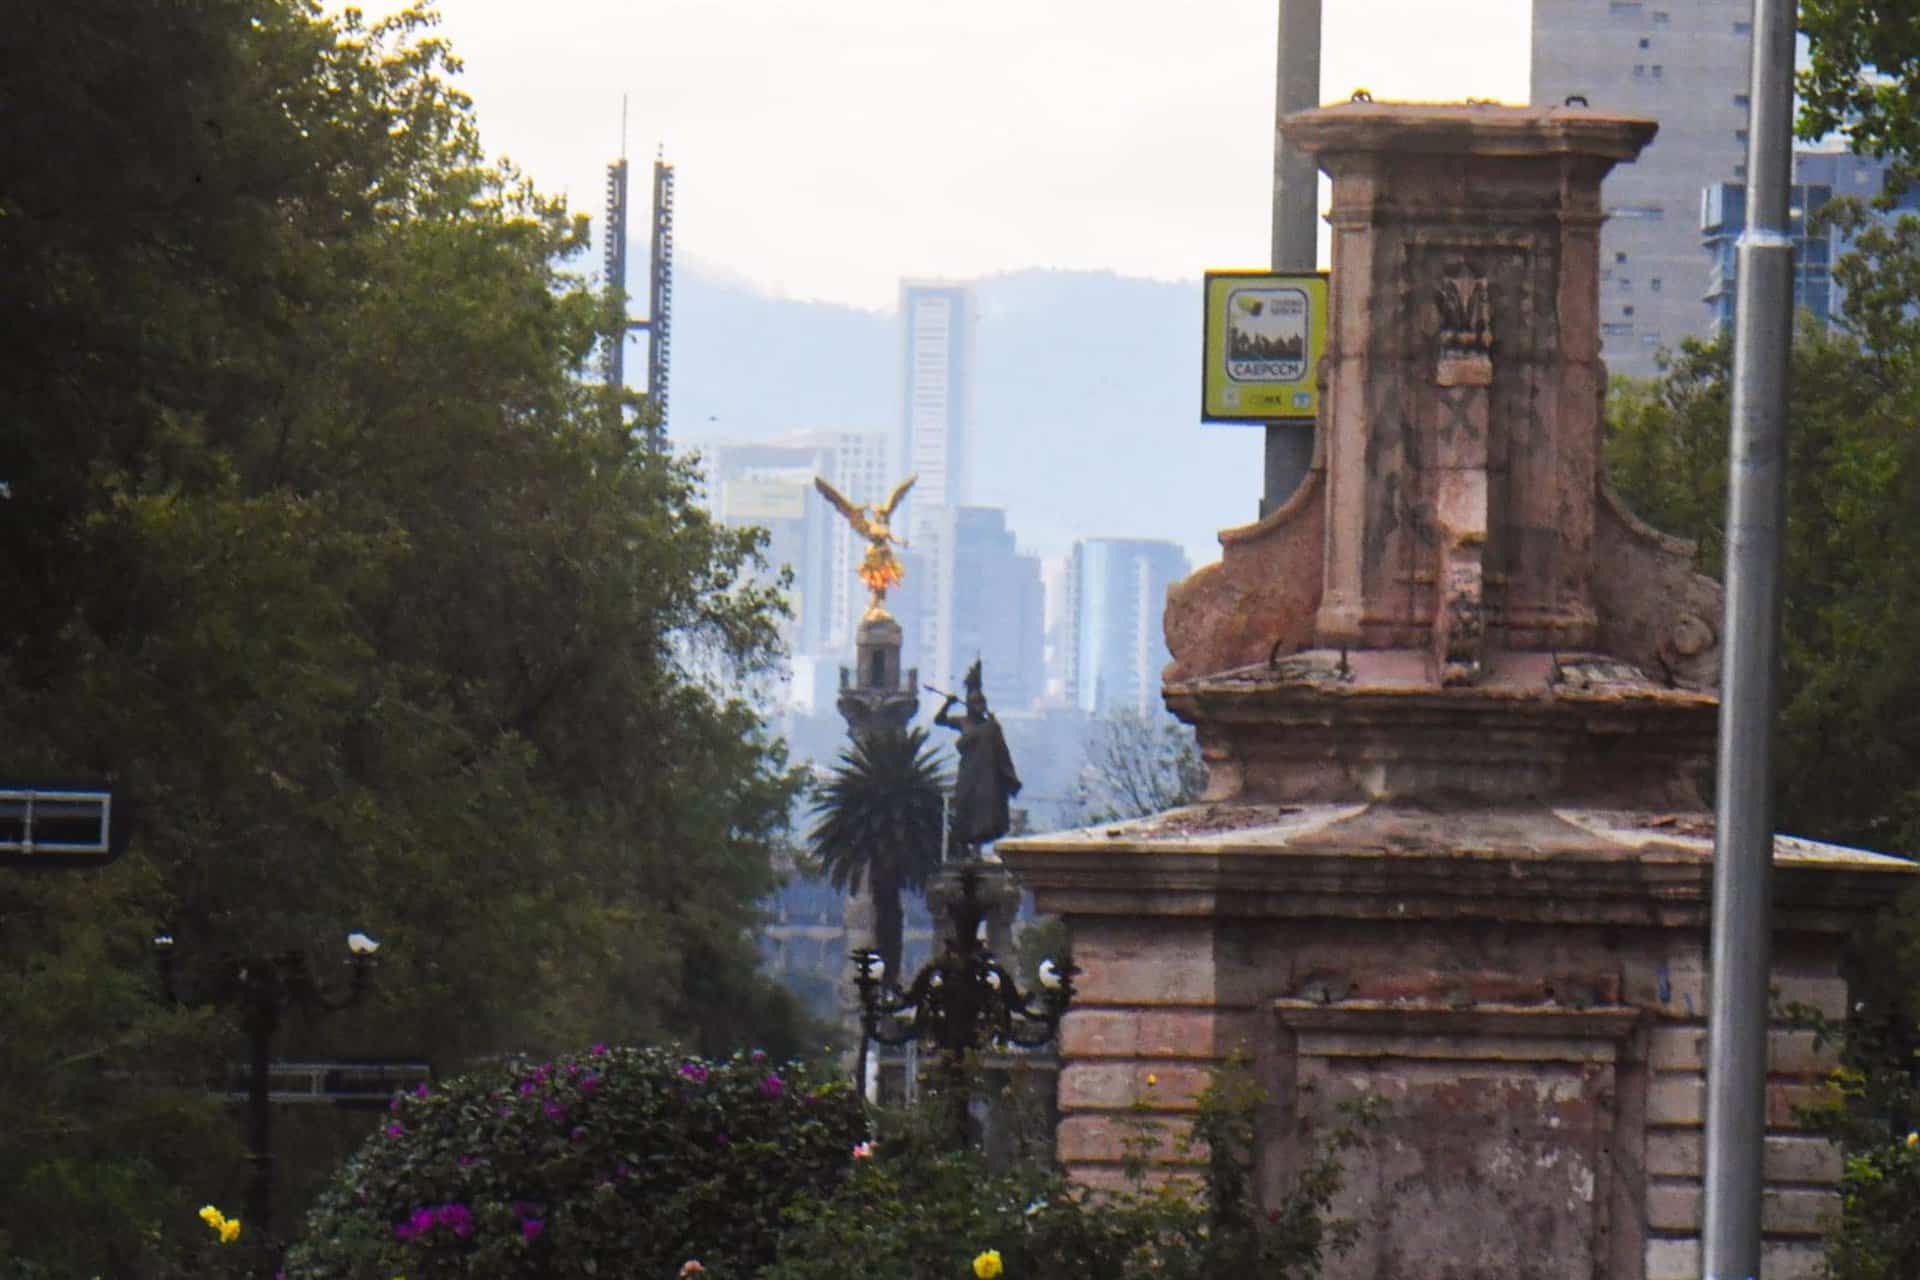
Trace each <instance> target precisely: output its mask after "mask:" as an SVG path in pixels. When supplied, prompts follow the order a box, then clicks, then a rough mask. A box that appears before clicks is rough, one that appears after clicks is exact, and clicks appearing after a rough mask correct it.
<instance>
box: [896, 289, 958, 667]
mask: <svg viewBox="0 0 1920 1280" xmlns="http://www.w3.org/2000/svg"><path fill="white" fill-rule="evenodd" d="M900 329H901V383H900V389H901V397H900V405H901V409H900V456H901V458H902V459H903V460H904V461H903V466H904V467H905V469H906V471H907V472H908V473H909V474H912V475H916V476H918V477H919V480H918V481H916V482H915V484H914V487H913V492H912V493H910V494H908V495H907V500H906V504H905V513H904V520H903V521H900V522H896V524H895V527H896V528H904V529H905V530H906V533H907V540H908V542H909V543H911V544H912V546H913V548H914V550H915V551H916V552H917V553H918V560H919V565H920V568H921V578H920V580H919V582H918V583H917V584H916V585H915V587H914V595H915V597H916V600H917V603H918V609H917V611H916V612H915V613H913V614H907V613H899V612H898V611H896V613H897V616H899V618H900V621H901V624H902V626H904V627H905V628H906V636H907V638H906V644H907V649H908V651H909V654H910V655H913V656H911V657H910V658H909V661H914V660H916V659H917V661H918V662H919V663H920V667H921V670H922V672H923V674H925V675H926V676H927V678H928V679H930V680H933V681H934V682H935V683H938V682H939V680H940V678H942V677H943V676H946V675H948V674H950V673H948V672H947V671H946V670H945V668H944V667H942V666H940V665H938V661H939V657H938V656H939V655H951V654H952V653H953V651H954V650H953V645H954V638H953V636H952V634H951V632H950V630H949V627H950V624H951V620H952V616H953V613H952V603H953V602H952V589H953V580H952V579H951V578H950V577H949V576H947V575H948V569H949V566H950V565H951V563H952V555H951V553H950V551H949V549H948V548H946V547H945V546H943V545H942V539H943V538H944V537H945V536H946V528H947V525H948V521H947V519H946V517H945V516H944V515H943V514H942V513H943V512H945V511H947V510H950V509H952V508H955V507H959V506H962V505H964V504H965V503H966V501H967V492H968V484H967V479H968V477H967V434H968V427H969V424H970V418H971V414H972V399H973V395H972V377H973V296H972V291H971V290H969V289H968V288H967V286H965V285H963V284H951V283H941V282H937V281H913V280H908V281H903V282H902V283H901V286H900Z"/></svg>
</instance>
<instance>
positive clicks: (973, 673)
mask: <svg viewBox="0 0 1920 1280" xmlns="http://www.w3.org/2000/svg"><path fill="white" fill-rule="evenodd" d="M966 690H967V700H966V708H967V713H966V715H965V716H964V717H963V718H961V719H959V720H955V719H953V718H951V717H950V716H948V714H947V712H948V711H950V710H952V708H953V705H954V703H956V702H958V701H959V699H958V698H956V697H954V696H953V695H952V694H948V695H947V700H946V702H945V704H944V705H942V706H941V708H940V710H939V712H938V713H937V714H936V715H935V716H934V717H933V722H934V723H935V724H937V725H939V726H941V727H942V728H945V729H952V730H953V731H954V732H956V733H958V734H959V735H960V740H959V742H958V743H957V744H956V745H957V746H958V748H959V751H960V767H959V768H958V769H957V770H956V771H955V779H954V784H953V806H952V810H951V813H950V821H951V823H952V826H951V831H952V837H953V843H954V844H955V845H956V846H960V847H964V848H965V849H966V850H967V852H968V853H969V854H970V855H978V853H979V851H980V846H981V845H983V844H985V843H987V842H988V841H990V840H998V839H999V838H1000V837H1001V836H1003V835H1005V834H1007V829H1008V828H1009V827H1010V826H1011V825H1012V817H1011V814H1010V813H1009V811H1008V807H1007V801H1008V800H1009V799H1011V798H1012V797H1014V796H1017V795H1019V794H1020V775H1019V774H1017V773H1015V772H1014V771H1013V756H1012V755H1011V754H1010V753H1009V752H1008V751H1007V739H1006V735H1005V734H1003V733H1001V732H1000V722H999V721H998V720H996V719H994V718H993V713H992V712H990V711H988V710H987V695H986V693H985V691H984V690H982V689H981V687H980V663H979V662H978V661H977V660H976V661H975V662H974V664H973V666H972V667H970V668H968V670H967V683H966Z"/></svg>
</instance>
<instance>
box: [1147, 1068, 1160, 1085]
mask: <svg viewBox="0 0 1920 1280" xmlns="http://www.w3.org/2000/svg"><path fill="white" fill-rule="evenodd" d="M1159 1083H1160V1077H1159V1076H1157V1075H1155V1074H1153V1072H1151V1071H1149V1072H1147V1088H1149V1089H1151V1088H1153V1086H1155V1085H1157V1084H1159Z"/></svg>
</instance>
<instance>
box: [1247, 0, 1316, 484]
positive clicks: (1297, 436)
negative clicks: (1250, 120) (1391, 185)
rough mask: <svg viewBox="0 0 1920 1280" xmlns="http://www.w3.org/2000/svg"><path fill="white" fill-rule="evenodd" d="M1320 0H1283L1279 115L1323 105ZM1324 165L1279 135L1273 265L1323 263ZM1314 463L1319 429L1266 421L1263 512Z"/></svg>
mask: <svg viewBox="0 0 1920 1280" xmlns="http://www.w3.org/2000/svg"><path fill="white" fill-rule="evenodd" d="M1320 4H1321V0H1279V5H1280V48H1279V56H1278V58H1277V60H1276V69H1275V76H1274V81H1275V84H1274V103H1273V105H1274V119H1275V121H1276V122H1277V121H1278V120H1279V118H1280V117H1282V116H1285V115H1288V114H1290V113H1292V112H1295V111H1305V110H1307V109H1308V108H1310V107H1317V106H1319V105H1320ZM1319 196H1320V166H1319V165H1318V164H1316V163H1315V162H1314V159H1313V157H1312V156H1310V155H1308V154H1307V153H1306V152H1304V151H1301V150H1300V149H1299V148H1298V147H1296V146H1294V145H1293V144H1292V143H1290V142H1288V141H1287V140H1286V139H1285V138H1283V137H1282V136H1281V135H1280V131H1279V130H1278V129H1275V130H1274V135H1273V269H1274V270H1275V271H1311V270H1313V269H1314V267H1315V266H1316V265H1317V262H1318V254H1317V249H1318V236H1319V230H1320V199H1319ZM1312 463H1313V428H1312V427H1311V426H1307V425H1304V424H1301V423H1293V422H1272V423H1268V424H1267V442H1266V483H1265V486H1264V488H1263V489H1262V491H1261V496H1260V514H1261V515H1265V514H1267V512H1269V511H1271V510H1273V509H1274V508H1275V507H1277V506H1279V505H1280V504H1281V503H1283V502H1285V501H1286V500H1287V499H1288V498H1290V497H1292V496H1293V491H1294V490H1295V489H1297V488H1299V487H1300V482H1301V481H1302V480H1304V479H1306V476H1307V469H1308V467H1309V466H1311V465H1312Z"/></svg>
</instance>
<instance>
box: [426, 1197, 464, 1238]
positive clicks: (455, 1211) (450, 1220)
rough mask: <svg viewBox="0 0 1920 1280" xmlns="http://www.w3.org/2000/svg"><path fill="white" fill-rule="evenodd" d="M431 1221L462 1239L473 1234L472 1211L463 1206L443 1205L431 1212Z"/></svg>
mask: <svg viewBox="0 0 1920 1280" xmlns="http://www.w3.org/2000/svg"><path fill="white" fill-rule="evenodd" d="M433 1220H434V1222H435V1223H437V1224H438V1225H440V1226H443V1227H446V1228H448V1229H449V1230H451V1231H452V1232H453V1234H455V1235H456V1236H460V1237H462V1238H463V1239H464V1238H465V1237H467V1236H470V1235H472V1234H473V1211H472V1210H471V1209H469V1208H467V1206H465V1205H464V1204H443V1205H441V1206H440V1207H439V1208H438V1209H435V1210H434V1211H433Z"/></svg>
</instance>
